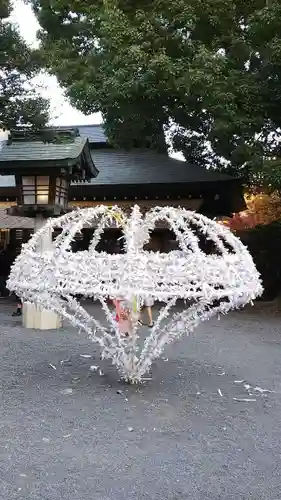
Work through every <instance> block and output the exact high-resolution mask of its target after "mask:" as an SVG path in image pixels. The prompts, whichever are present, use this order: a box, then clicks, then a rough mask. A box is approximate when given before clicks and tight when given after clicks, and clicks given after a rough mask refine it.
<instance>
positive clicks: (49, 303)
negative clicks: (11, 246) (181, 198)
mask: <svg viewBox="0 0 281 500" xmlns="http://www.w3.org/2000/svg"><path fill="white" fill-rule="evenodd" d="M159 221H162V223H163V221H164V222H165V223H166V225H167V227H168V228H169V229H171V230H172V231H173V232H174V233H175V235H176V238H177V240H178V243H179V250H175V251H171V252H170V253H167V254H166V253H159V252H156V253H155V252H150V251H146V250H145V249H144V245H145V244H146V243H147V242H148V241H149V239H150V233H151V231H152V230H153V229H154V228H155V225H156V224H157V223H158V222H159ZM112 225H115V226H116V227H121V228H122V231H123V235H124V253H123V254H114V255H109V254H107V253H105V252H98V251H97V249H96V247H97V244H98V242H99V240H100V237H101V235H102V233H103V230H104V228H106V227H112ZM86 227H96V230H95V232H94V235H93V238H92V241H91V243H90V246H89V248H88V250H85V251H78V252H76V253H74V252H72V251H71V243H72V241H73V240H74V238H75V235H77V233H79V232H80V231H81V230H82V229H83V228H86ZM57 228H59V229H61V233H60V234H59V236H57V238H56V239H55V241H54V242H53V243H52V245H51V247H49V248H48V249H47V250H44V249H43V250H42V248H43V246H42V245H40V242H41V240H42V239H44V237H45V236H46V234H50V232H51V231H53V230H54V229H57ZM200 233H201V234H200ZM202 236H203V238H204V239H207V240H211V244H212V246H213V248H214V249H215V251H214V252H212V253H211V254H210V253H209V254H207V253H205V251H204V249H202V248H201V247H200V241H201V238H202ZM8 287H9V289H10V290H12V291H14V292H15V293H16V294H17V295H18V296H19V297H20V298H21V299H22V301H23V302H31V303H35V304H36V306H37V308H39V309H43V308H44V309H46V308H47V309H49V310H52V311H54V312H56V313H57V314H58V315H60V316H61V317H62V318H64V319H67V320H68V321H70V322H71V323H72V324H73V325H74V326H76V327H78V328H79V329H80V331H84V332H86V334H87V335H88V336H89V337H90V339H91V340H92V341H94V342H96V343H98V344H99V346H100V349H101V356H102V358H111V360H112V362H113V364H114V365H116V367H117V369H118V370H119V372H120V374H121V376H122V377H123V378H124V379H125V380H127V381H129V382H132V383H137V382H140V381H141V380H142V378H143V377H144V376H145V374H146V373H147V372H148V370H149V369H150V366H151V364H152V362H153V360H154V359H155V358H157V357H159V355H160V354H161V352H162V351H163V349H164V347H165V344H167V343H170V342H173V341H174V340H176V339H178V338H179V337H181V336H183V335H184V334H189V333H190V332H191V331H193V330H194V328H195V327H196V326H197V325H198V324H199V323H200V322H201V321H205V320H208V319H210V318H211V317H212V316H214V315H219V314H225V313H227V312H228V311H229V310H231V309H234V308H240V307H242V306H244V305H245V304H247V303H248V302H251V301H252V300H253V299H255V298H256V297H257V296H259V295H261V293H262V291H263V289H262V285H261V281H260V276H259V273H258V272H257V270H256V268H255V265H254V263H253V260H252V257H251V255H250V254H249V252H248V250H247V248H246V247H245V246H244V245H243V244H242V243H241V241H240V240H239V239H238V238H237V237H236V236H234V235H233V234H232V233H231V232H230V231H229V229H227V228H226V227H224V226H223V225H220V224H218V223H216V222H215V221H213V220H210V219H208V218H207V217H205V216H203V215H200V214H198V213H194V212H190V211H187V210H184V209H181V208H172V207H157V208H154V209H152V210H150V211H149V212H147V213H146V214H145V215H144V216H142V214H141V212H140V209H139V207H138V206H135V207H134V208H132V212H131V215H130V216H129V217H127V216H126V214H125V213H124V212H123V211H122V210H121V209H120V208H119V207H117V206H116V207H108V206H103V205H101V206H97V207H93V208H86V209H82V210H75V211H73V212H71V213H68V214H66V215H63V216H62V217H59V218H57V219H50V220H48V221H47V223H46V224H45V226H44V227H42V228H41V229H39V230H38V231H37V232H36V233H35V234H34V236H33V237H32V238H31V240H30V241H29V242H28V243H27V244H25V245H24V246H23V249H22V252H21V254H20V255H19V256H18V257H17V259H16V261H15V263H14V265H13V267H12V270H11V274H10V278H9V281H8ZM80 294H81V295H83V296H86V297H95V298H96V299H98V300H99V301H100V303H101V307H102V309H103V311H104V313H105V318H106V320H107V321H106V322H104V324H102V323H100V322H99V321H98V320H97V319H95V318H94V317H92V316H91V315H90V314H89V313H88V312H87V311H86V310H85V309H84V308H83V306H82V305H81V304H80V302H79V301H78V300H77V299H76V298H75V296H76V295H80ZM114 297H121V298H123V299H125V300H126V302H127V303H128V304H130V310H131V317H132V321H133V333H132V334H131V335H130V336H129V337H123V336H122V335H121V334H120V331H119V328H118V323H117V322H116V321H115V316H114V314H113V312H112V308H111V306H110V302H109V301H108V298H114ZM145 297H151V298H153V299H155V300H156V301H159V302H160V303H161V304H164V305H163V306H162V308H161V309H160V312H159V315H158V318H157V320H156V322H155V323H154V326H153V328H152V329H151V330H150V331H149V335H148V337H147V338H146V339H145V340H144V341H143V342H141V341H140V336H139V328H141V327H140V326H139V323H138V321H137V320H138V312H139V311H140V309H141V307H142V305H143V300H144V299H145ZM178 299H183V301H181V304H185V306H182V307H180V308H179V307H177V308H174V307H173V306H175V304H176V302H177V300H178ZM172 308H173V313H172V312H171V309H172ZM140 344H142V345H140Z"/></svg>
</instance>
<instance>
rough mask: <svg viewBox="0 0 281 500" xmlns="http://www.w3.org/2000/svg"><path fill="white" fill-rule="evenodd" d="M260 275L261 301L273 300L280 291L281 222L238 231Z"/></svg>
mask: <svg viewBox="0 0 281 500" xmlns="http://www.w3.org/2000/svg"><path fill="white" fill-rule="evenodd" d="M236 234H237V236H239V238H240V239H241V241H242V242H243V243H244V245H246V246H247V247H248V249H249V251H250V253H251V255H252V257H253V259H254V262H255V264H256V267H257V269H258V271H259V272H260V273H261V277H262V280H263V286H264V290H265V291H264V294H263V296H262V298H261V300H273V299H274V298H275V297H277V295H278V294H279V293H280V291H281V257H280V253H281V221H277V222H272V223H271V224H267V225H261V226H256V227H255V228H252V229H247V230H244V231H238V232H237V233H236Z"/></svg>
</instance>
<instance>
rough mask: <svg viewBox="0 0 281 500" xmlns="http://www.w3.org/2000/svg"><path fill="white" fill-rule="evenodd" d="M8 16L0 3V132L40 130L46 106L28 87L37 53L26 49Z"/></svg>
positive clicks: (35, 70)
mask: <svg viewBox="0 0 281 500" xmlns="http://www.w3.org/2000/svg"><path fill="white" fill-rule="evenodd" d="M9 13H10V3H9V2H8V1H6V0H0V47H1V49H0V129H11V128H13V127H16V126H21V125H29V126H33V127H36V128H37V127H41V126H42V125H44V124H45V123H46V121H47V119H48V103H47V101H46V100H45V99H43V98H41V97H40V96H39V95H38V94H37V93H36V91H35V89H34V85H31V79H32V78H33V77H34V76H35V75H36V74H37V73H38V71H39V69H40V64H39V62H40V58H39V53H36V52H33V51H32V50H31V49H29V48H28V47H27V45H26V44H25V42H24V40H23V39H22V38H21V36H20V35H19V33H18V32H17V30H16V29H15V27H14V26H13V25H12V24H11V23H10V22H9V19H8V16H9Z"/></svg>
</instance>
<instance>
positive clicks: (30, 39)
mask: <svg viewBox="0 0 281 500" xmlns="http://www.w3.org/2000/svg"><path fill="white" fill-rule="evenodd" d="M13 5H14V10H13V13H12V15H11V19H12V21H13V22H14V23H15V24H17V25H18V27H19V30H20V33H21V35H22V36H23V38H24V39H25V40H26V42H27V43H28V44H29V45H30V46H32V47H36V46H38V41H37V39H36V32H37V30H38V29H39V24H38V22H37V19H36V17H35V15H34V14H33V12H32V9H31V7H30V5H26V4H25V3H24V2H23V1H22V0H15V1H14V2H13ZM35 83H36V84H38V85H39V86H40V87H42V91H41V92H42V94H43V95H44V96H46V97H48V98H49V99H50V101H51V120H50V123H51V124H52V125H70V124H71V125H84V124H94V123H101V121H102V119H101V115H100V113H95V114H92V115H89V116H84V115H83V114H82V113H81V112H80V111H78V110H76V109H74V108H73V107H72V106H70V104H69V103H68V102H67V99H65V98H64V94H63V89H62V88H60V86H59V84H58V82H57V79H56V77H55V76H49V75H45V74H42V75H40V76H39V77H37V78H36V79H35Z"/></svg>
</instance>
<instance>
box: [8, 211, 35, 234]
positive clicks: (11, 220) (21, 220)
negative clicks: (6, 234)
mask: <svg viewBox="0 0 281 500" xmlns="http://www.w3.org/2000/svg"><path fill="white" fill-rule="evenodd" d="M34 226H35V222H34V219H31V218H29V217H15V216H13V215H7V213H6V209H5V208H0V227H1V229H34Z"/></svg>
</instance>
